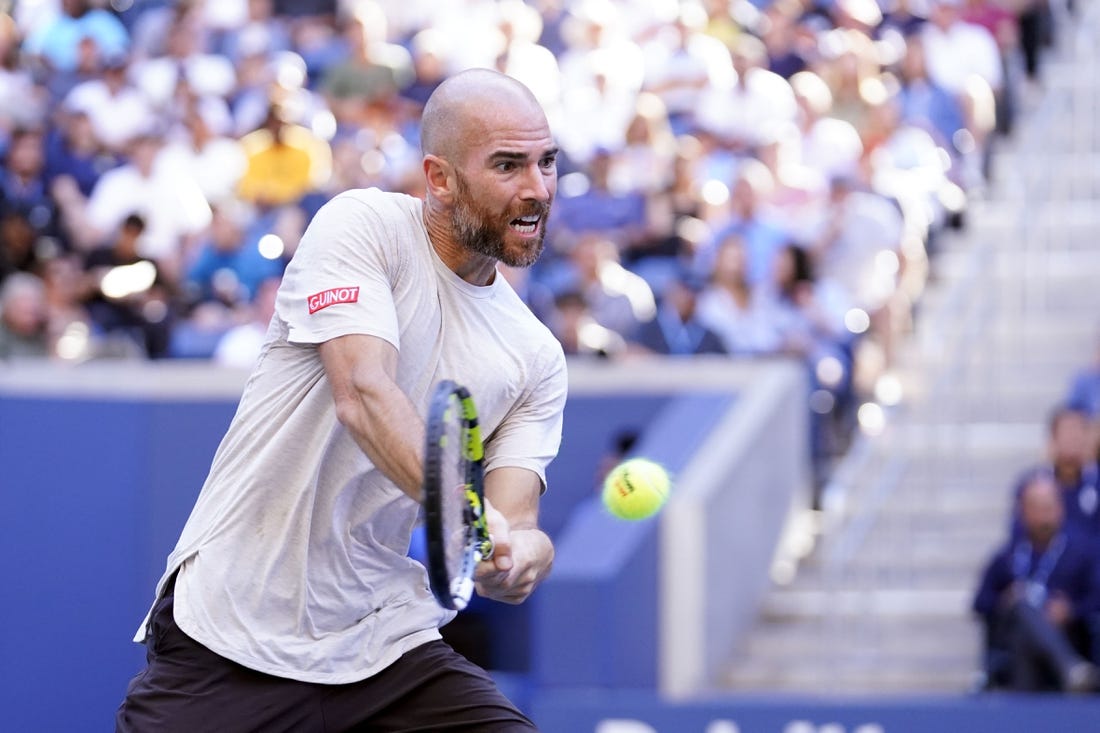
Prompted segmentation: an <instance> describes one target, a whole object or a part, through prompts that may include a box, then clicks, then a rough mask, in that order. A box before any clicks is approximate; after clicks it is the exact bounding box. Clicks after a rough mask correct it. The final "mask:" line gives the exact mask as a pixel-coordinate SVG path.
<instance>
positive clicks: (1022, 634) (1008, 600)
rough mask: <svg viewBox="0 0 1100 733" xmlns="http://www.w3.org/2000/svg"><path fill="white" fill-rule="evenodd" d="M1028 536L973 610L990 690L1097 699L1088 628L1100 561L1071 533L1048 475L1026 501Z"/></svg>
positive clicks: (1026, 493) (998, 556)
mask: <svg viewBox="0 0 1100 733" xmlns="http://www.w3.org/2000/svg"><path fill="white" fill-rule="evenodd" d="M1019 511H1020V517H1021V520H1022V525H1023V534H1022V535H1021V536H1020V537H1018V538H1014V539H1010V540H1009V542H1008V543H1006V544H1005V545H1004V546H1003V547H1002V548H1000V549H999V550H998V551H997V552H996V553H995V554H994V555H993V557H992V559H991V560H990V561H989V563H988V564H987V565H986V567H985V570H984V571H983V573H982V576H981V581H980V584H979V587H978V591H977V594H976V595H975V598H974V603H973V609H974V611H975V612H976V613H977V614H978V615H979V616H980V617H981V619H982V622H983V625H984V627H985V640H986V652H985V657H986V659H985V662H986V673H987V675H988V684H989V686H990V687H1005V688H1008V689H1011V690H1020V691H1040V690H1063V691H1066V692H1077V693H1081V692H1092V691H1095V690H1096V689H1097V671H1096V667H1095V666H1094V665H1093V664H1092V663H1090V662H1089V661H1088V660H1087V656H1088V654H1089V648H1090V640H1089V638H1088V621H1089V619H1090V618H1091V617H1092V616H1093V615H1094V614H1095V613H1096V611H1097V609H1096V608H1095V607H1094V606H1095V605H1096V598H1097V595H1096V593H1097V577H1098V575H1097V560H1096V556H1095V555H1094V554H1093V553H1092V552H1091V551H1090V549H1091V548H1090V546H1089V545H1087V544H1085V543H1082V542H1081V541H1080V540H1079V538H1077V537H1076V536H1075V535H1073V534H1072V533H1070V532H1067V531H1066V528H1065V524H1064V513H1063V503H1062V499H1061V497H1060V496H1059V488H1058V486H1057V484H1056V483H1055V482H1054V480H1053V478H1052V476H1051V475H1050V474H1049V473H1048V472H1045V471H1037V472H1035V473H1033V474H1032V475H1030V476H1029V477H1028V479H1027V481H1026V482H1025V483H1024V486H1023V489H1022V491H1021V492H1020V497H1019Z"/></svg>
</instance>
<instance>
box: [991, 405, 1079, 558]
mask: <svg viewBox="0 0 1100 733" xmlns="http://www.w3.org/2000/svg"><path fill="white" fill-rule="evenodd" d="M1047 431H1048V436H1049V437H1048V439H1047V460H1046V462H1045V463H1044V464H1043V465H1041V466H1038V467H1036V468H1033V469H1029V471H1027V472H1025V473H1024V475H1023V477H1021V479H1020V480H1019V481H1018V482H1017V488H1016V494H1017V496H1018V495H1019V493H1020V491H1022V487H1023V485H1024V483H1025V480H1026V478H1027V476H1029V475H1030V474H1031V472H1033V471H1035V470H1044V471H1048V472H1049V473H1050V474H1051V475H1052V476H1053V478H1054V481H1055V483H1056V484H1057V486H1058V488H1059V489H1060V490H1061V491H1060V494H1061V497H1062V503H1063V507H1062V513H1063V517H1064V522H1065V529H1066V531H1067V532H1070V533H1072V534H1075V535H1078V536H1080V537H1081V538H1082V539H1083V540H1085V541H1087V542H1091V543H1093V544H1095V545H1096V547H1097V549H1100V471H1098V470H1097V456H1096V447H1097V446H1096V438H1095V435H1094V433H1093V424H1092V421H1091V420H1090V419H1089V416H1088V414H1087V413H1085V412H1082V411H1081V410H1079V409H1077V408H1075V407H1071V406H1062V405H1060V406H1058V407H1056V408H1055V409H1054V410H1053V411H1052V412H1051V415H1050V419H1049V420H1048V422H1047ZM1017 508H1018V507H1017ZM1021 521H1022V520H1021V517H1020V516H1019V514H1018V513H1016V514H1014V515H1013V518H1012V531H1013V534H1014V535H1016V536H1018V535H1019V534H1020V533H1021V532H1022V531H1023V526H1022V523H1021Z"/></svg>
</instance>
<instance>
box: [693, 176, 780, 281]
mask: <svg viewBox="0 0 1100 733" xmlns="http://www.w3.org/2000/svg"><path fill="white" fill-rule="evenodd" d="M774 188H775V179H774V178H773V177H772V174H771V172H770V171H769V170H768V168H767V166H766V165H764V164H763V163H762V162H760V161H759V160H756V159H755V158H748V159H746V160H745V161H744V162H742V163H741V165H740V166H739V167H738V170H737V174H736V177H735V179H734V181H733V188H732V189H731V190H730V198H729V204H728V206H729V208H728V212H727V213H726V215H725V217H724V218H723V219H720V220H718V221H716V222H715V230H716V232H717V233H716V234H715V236H714V240H713V242H712V243H711V244H710V245H709V246H706V247H704V248H702V249H701V250H700V251H699V252H698V254H697V257H696V263H695V266H696V268H697V270H696V271H697V272H700V273H706V272H707V271H709V269H710V267H711V263H712V262H713V260H714V258H715V256H716V250H717V248H720V247H721V245H722V243H723V242H725V241H726V240H727V239H728V238H729V237H730V236H731V235H733V234H736V235H737V236H738V237H739V238H740V240H741V243H742V245H743V246H744V250H745V258H746V260H745V268H746V269H745V277H746V278H747V280H748V284H749V285H750V286H752V287H756V286H758V285H761V284H763V283H765V282H767V281H768V279H770V278H771V275H772V272H774V271H775V258H776V256H777V255H778V254H779V251H780V250H781V249H782V248H783V247H784V245H786V244H787V242H788V241H789V240H790V236H789V233H788V232H787V230H786V228H785V227H786V224H785V223H784V224H780V223H777V222H775V221H772V220H771V218H770V217H769V216H767V215H766V214H765V209H764V203H765V201H766V200H767V198H768V196H769V195H770V194H771V193H772V191H773V190H774Z"/></svg>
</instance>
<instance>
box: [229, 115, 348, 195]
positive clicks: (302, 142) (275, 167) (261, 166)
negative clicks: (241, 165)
mask: <svg viewBox="0 0 1100 733" xmlns="http://www.w3.org/2000/svg"><path fill="white" fill-rule="evenodd" d="M241 145H242V146H243V147H244V152H245V157H246V159H247V164H246V167H245V172H244V176H243V177H242V178H241V181H240V185H239V187H238V193H239V194H240V196H241V198H242V199H244V200H245V201H247V202H249V203H252V204H256V205H257V206H260V207H274V206H281V205H282V204H291V203H297V202H299V201H301V200H302V198H303V197H305V196H306V194H309V193H311V192H313V191H316V190H317V189H318V188H319V187H320V186H322V185H323V184H324V182H325V181H326V180H327V179H328V176H329V173H330V172H331V170H332V151H331V149H330V148H329V145H328V143H326V142H325V141H324V140H322V139H320V138H319V137H317V136H316V135H314V134H313V132H311V131H310V130H309V129H308V128H306V127H303V126H301V125H297V124H294V123H292V122H290V121H289V119H288V118H287V117H286V114H285V112H284V110H283V109H282V108H280V107H279V106H278V105H272V106H271V107H270V108H269V109H268V114H267V119H266V120H265V121H264V124H263V127H261V128H260V129H258V130H255V131H253V132H250V133H248V134H247V135H245V136H244V137H243V138H241Z"/></svg>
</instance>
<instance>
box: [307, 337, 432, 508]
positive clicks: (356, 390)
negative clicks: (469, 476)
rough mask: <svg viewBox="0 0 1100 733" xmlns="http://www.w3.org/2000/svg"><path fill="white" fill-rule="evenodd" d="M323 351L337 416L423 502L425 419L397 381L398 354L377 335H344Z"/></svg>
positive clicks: (379, 463) (374, 460) (375, 459)
mask: <svg viewBox="0 0 1100 733" xmlns="http://www.w3.org/2000/svg"><path fill="white" fill-rule="evenodd" d="M318 350H319V352H320V355H321V362H322V363H323V364H324V367H325V374H326V375H327V376H328V380H329V383H330V384H331V385H332V397H333V399H334V400H335V402H336V417H337V419H338V420H339V421H340V423H341V424H343V426H344V427H346V428H347V429H348V431H349V432H350V433H351V435H352V436H353V437H354V438H355V442H356V443H358V444H359V447H360V448H362V449H363V452H364V453H366V454H367V457H368V458H370V460H371V462H372V463H373V464H374V465H375V466H377V467H378V468H379V470H381V471H382V473H384V474H385V475H386V476H387V477H389V478H390V480H392V481H393V482H394V483H395V484H396V485H397V487H398V488H399V489H401V490H402V491H404V492H405V493H406V494H408V495H409V497H411V498H412V499H414V500H415V501H417V502H419V501H420V484H421V482H422V481H423V476H424V475H423V469H422V464H423V461H422V457H423V451H424V420H423V418H421V416H420V415H419V414H418V413H417V411H416V408H415V407H414V406H413V404H412V402H410V401H409V398H408V397H407V396H406V395H405V393H404V392H402V391H401V388H400V387H398V386H397V383H396V381H395V380H394V375H395V373H396V370H397V349H395V348H394V347H393V345H392V344H390V343H389V342H388V341H385V340H384V339H380V338H377V337H374V336H361V335H351V336H341V337H339V338H335V339H332V340H331V341H326V342H325V343H322V344H321V345H320V346H319V347H318Z"/></svg>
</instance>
